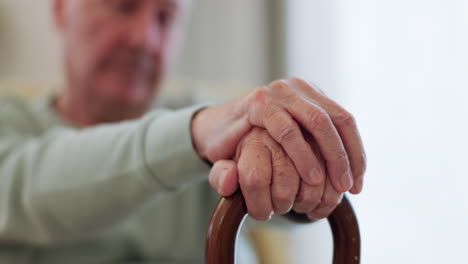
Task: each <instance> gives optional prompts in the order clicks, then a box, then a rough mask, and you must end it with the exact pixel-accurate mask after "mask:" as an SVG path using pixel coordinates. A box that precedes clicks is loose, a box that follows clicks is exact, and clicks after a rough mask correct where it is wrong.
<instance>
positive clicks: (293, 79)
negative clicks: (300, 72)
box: [288, 77, 313, 89]
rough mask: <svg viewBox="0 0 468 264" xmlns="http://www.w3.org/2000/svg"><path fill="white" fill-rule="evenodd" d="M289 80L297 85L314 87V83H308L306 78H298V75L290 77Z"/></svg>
mask: <svg viewBox="0 0 468 264" xmlns="http://www.w3.org/2000/svg"><path fill="white" fill-rule="evenodd" d="M288 81H289V82H291V83H294V84H296V85H300V86H304V87H307V88H310V89H311V88H313V87H312V85H310V83H308V82H307V81H305V80H304V79H301V78H298V77H291V78H289V79H288Z"/></svg>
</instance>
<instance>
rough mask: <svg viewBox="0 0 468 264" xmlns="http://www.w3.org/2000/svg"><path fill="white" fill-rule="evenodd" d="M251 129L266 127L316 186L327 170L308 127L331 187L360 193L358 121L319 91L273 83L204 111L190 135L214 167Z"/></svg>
mask: <svg viewBox="0 0 468 264" xmlns="http://www.w3.org/2000/svg"><path fill="white" fill-rule="evenodd" d="M253 127H261V128H265V129H266V131H267V132H268V133H269V135H271V137H272V138H273V139H274V140H275V141H276V142H278V144H279V145H281V147H282V149H284V151H285V153H286V154H287V156H288V157H289V158H290V160H291V162H292V163H293V164H294V166H295V168H296V170H297V173H298V175H299V177H300V178H301V179H302V181H304V182H305V183H307V184H309V185H311V186H316V187H318V186H319V185H321V184H322V183H323V182H324V179H325V171H324V169H323V166H321V164H320V161H319V159H318V157H317V156H316V155H314V153H313V150H312V148H311V147H310V145H309V144H307V142H306V139H305V138H304V136H303V133H302V131H301V129H304V130H305V131H306V132H307V133H309V134H311V135H312V136H313V138H314V139H315V141H316V142H317V145H318V147H319V149H320V154H321V155H322V156H323V158H324V160H325V167H326V169H327V171H326V173H327V174H328V175H329V181H330V183H331V184H332V185H333V187H334V188H335V189H336V190H337V191H338V192H346V191H348V190H350V192H351V193H354V194H357V193H359V192H361V190H362V185H363V175H364V171H365V166H366V158H365V153H364V149H363V146H362V142H361V138H360V136H359V132H358V130H357V126H356V123H355V121H354V118H353V116H352V115H351V114H350V113H348V112H347V111H346V110H344V109H343V108H342V107H341V106H339V105H338V104H337V103H335V102H334V101H332V100H331V99H329V98H328V97H326V96H325V95H324V94H323V93H322V92H320V91H319V90H318V89H317V88H315V87H313V86H312V85H309V84H308V83H306V82H304V81H303V80H300V79H297V78H292V79H288V80H281V81H276V82H273V83H271V84H269V85H268V86H263V87H259V88H257V89H255V90H254V91H253V92H252V93H250V94H249V95H247V96H245V97H242V98H240V99H237V100H233V101H231V102H229V103H227V104H224V105H220V106H215V107H208V108H205V109H204V110H202V111H200V112H199V113H198V114H197V115H196V116H195V117H194V119H193V121H192V126H191V132H192V139H193V142H194V145H195V149H196V150H197V152H198V153H199V155H200V156H201V157H202V158H206V159H208V160H209V161H211V162H213V163H214V162H216V161H218V160H228V159H231V158H232V157H233V156H234V154H235V152H236V149H237V146H238V144H239V142H240V141H241V139H242V138H243V137H244V136H245V135H246V134H247V133H248V132H249V131H250V130H251V129H252V128H253Z"/></svg>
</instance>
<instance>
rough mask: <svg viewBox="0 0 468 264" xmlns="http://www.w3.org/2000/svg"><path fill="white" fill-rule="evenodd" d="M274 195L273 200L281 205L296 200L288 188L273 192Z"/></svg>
mask: <svg viewBox="0 0 468 264" xmlns="http://www.w3.org/2000/svg"><path fill="white" fill-rule="evenodd" d="M272 195H273V200H274V201H276V202H278V203H281V204H284V203H290V202H292V201H293V200H294V193H293V192H292V191H290V190H287V189H286V188H285V189H279V190H273V192H272Z"/></svg>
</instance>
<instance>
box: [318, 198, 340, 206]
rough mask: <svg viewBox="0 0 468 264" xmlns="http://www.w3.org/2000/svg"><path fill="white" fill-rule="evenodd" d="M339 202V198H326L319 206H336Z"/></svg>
mask: <svg viewBox="0 0 468 264" xmlns="http://www.w3.org/2000/svg"><path fill="white" fill-rule="evenodd" d="M338 204H339V199H337V198H335V199H332V198H324V199H323V200H322V202H321V203H320V205H319V208H334V207H336V206H337V205H338Z"/></svg>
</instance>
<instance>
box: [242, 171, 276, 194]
mask: <svg viewBox="0 0 468 264" xmlns="http://www.w3.org/2000/svg"><path fill="white" fill-rule="evenodd" d="M240 183H241V185H243V186H244V187H245V188H246V189H248V190H259V189H262V188H265V187H268V186H269V185H270V181H269V180H268V179H267V178H266V177H265V176H263V173H262V172H261V171H260V170H259V169H251V170H250V173H249V174H248V175H247V176H246V177H242V178H241V180H240Z"/></svg>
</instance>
